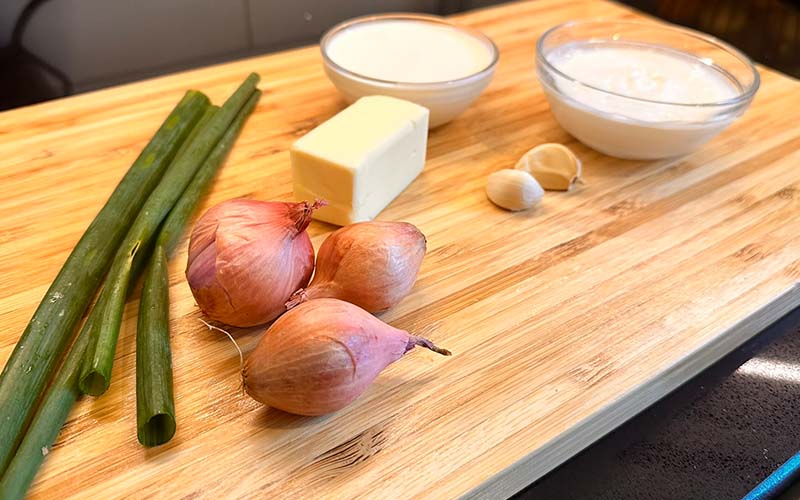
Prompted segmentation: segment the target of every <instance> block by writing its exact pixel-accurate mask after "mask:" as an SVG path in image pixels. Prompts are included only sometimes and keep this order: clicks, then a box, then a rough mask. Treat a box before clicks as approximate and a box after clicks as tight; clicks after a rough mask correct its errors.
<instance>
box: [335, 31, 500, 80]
mask: <svg viewBox="0 0 800 500" xmlns="http://www.w3.org/2000/svg"><path fill="white" fill-rule="evenodd" d="M326 51H327V55H328V57H330V59H331V60H332V61H333V62H334V63H336V64H337V65H339V66H340V67H342V68H344V69H346V70H348V71H351V72H353V73H357V74H359V75H363V76H366V77H369V78H375V79H378V80H385V81H391V82H404V83H433V82H446V81H451V80H458V79H460V78H465V77H468V76H470V75H474V74H475V73H477V72H479V71H482V70H484V69H486V68H487V67H488V66H489V65H490V64H491V62H492V58H493V53H492V50H491V47H488V46H487V44H486V42H485V41H483V40H480V39H478V38H477V37H475V36H472V35H471V34H470V33H469V32H466V31H464V30H459V29H456V28H454V27H452V26H449V25H446V24H436V23H431V22H421V21H415V20H413V19H408V20H405V19H387V20H385V21H374V22H369V23H358V24H355V25H353V26H351V27H348V28H347V29H344V30H342V31H340V32H338V33H336V35H335V36H334V37H333V38H332V39H331V40H330V41H329V42H328V44H327V47H326Z"/></svg>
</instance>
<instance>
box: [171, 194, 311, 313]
mask: <svg viewBox="0 0 800 500" xmlns="http://www.w3.org/2000/svg"><path fill="white" fill-rule="evenodd" d="M322 205H324V202H320V201H317V202H315V203H313V204H312V203H308V202H301V203H284V202H276V201H255V200H245V199H234V200H228V201H226V202H223V203H220V204H219V205H217V206H215V207H212V208H211V209H210V210H208V211H207V212H206V213H205V214H204V215H203V216H202V217H201V218H200V220H199V221H197V224H195V226H194V229H193V230H192V236H191V240H190V242H189V261H188V264H187V266H186V278H187V281H188V282H189V286H190V287H191V289H192V294H193V295H194V298H195V300H196V301H197V304H198V305H199V306H200V309H201V310H202V311H203V312H204V313H205V314H206V315H207V316H208V317H209V318H211V319H214V320H217V321H221V322H222V323H226V324H228V325H233V326H242V327H244V326H254V325H259V324H262V323H266V322H268V321H272V320H273V319H275V318H276V317H278V316H279V315H280V314H281V313H282V312H283V311H284V310H285V307H284V303H285V302H286V301H287V300H288V299H289V296H290V295H291V294H292V292H294V291H295V290H297V289H298V288H299V287H302V286H305V285H306V284H307V283H308V280H309V279H311V273H312V272H313V270H314V248H313V247H312V245H311V239H310V238H309V236H308V233H306V228H307V227H308V225H309V223H310V222H311V213H312V212H313V211H314V210H315V209H317V208H319V207H320V206H322Z"/></svg>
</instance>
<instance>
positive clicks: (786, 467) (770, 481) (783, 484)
mask: <svg viewBox="0 0 800 500" xmlns="http://www.w3.org/2000/svg"><path fill="white" fill-rule="evenodd" d="M798 477H800V452H798V453H796V454H795V455H794V456H793V457H792V458H790V459H789V460H787V461H786V462H785V463H784V464H783V465H781V466H780V467H778V468H777V469H775V471H774V472H773V473H772V474H770V475H769V476H767V478H766V479H764V480H763V481H761V483H760V484H759V485H758V486H756V487H755V488H753V489H752V490H751V491H750V493H748V494H747V495H745V496H744V498H742V500H767V499H769V498H775V497H777V496H778V495H780V494H781V493H782V492H783V490H785V489H786V488H788V487H789V486H791V484H792V483H793V482H794V481H795V480H796V479H798Z"/></svg>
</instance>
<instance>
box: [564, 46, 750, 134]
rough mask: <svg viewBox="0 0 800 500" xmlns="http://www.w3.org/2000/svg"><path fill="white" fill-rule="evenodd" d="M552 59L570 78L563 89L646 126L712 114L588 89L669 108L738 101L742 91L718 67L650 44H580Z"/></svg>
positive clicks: (597, 106) (598, 106)
mask: <svg viewBox="0 0 800 500" xmlns="http://www.w3.org/2000/svg"><path fill="white" fill-rule="evenodd" d="M548 61H550V64H552V65H553V66H555V68H556V69H558V70H559V71H561V72H562V73H564V74H565V75H567V76H568V77H570V78H573V79H575V80H578V81H580V82H581V83H576V82H573V81H563V82H559V85H558V86H559V89H560V90H561V91H562V92H564V93H565V94H566V95H567V96H569V97H571V98H573V99H575V100H576V101H578V102H581V103H584V104H587V105H589V106H591V107H593V108H595V109H598V110H601V111H605V112H608V113H614V114H619V115H622V116H626V117H628V118H632V119H636V120H642V121H647V122H665V121H689V122H694V121H705V120H707V119H708V118H709V112H708V110H707V109H703V108H702V107H699V106H698V107H693V106H672V107H663V106H648V105H647V104H646V103H640V102H636V101H633V100H626V101H621V102H620V101H617V100H614V99H613V97H611V96H608V95H607V94H602V93H598V92H592V91H591V89H589V88H587V85H589V86H591V87H595V88H597V89H600V90H605V91H608V92H613V93H615V94H619V95H623V96H626V97H633V98H636V99H642V100H647V101H655V102H661V103H668V104H694V105H702V104H713V103H720V102H723V101H726V100H728V99H732V98H734V97H736V95H737V94H738V93H739V88H738V87H736V86H735V85H734V83H733V82H732V81H731V80H730V79H729V78H726V77H725V75H724V74H723V73H722V72H720V70H719V69H718V68H716V67H715V66H713V65H710V64H708V62H707V61H703V60H700V59H698V58H697V57H694V56H692V55H689V54H686V53H684V52H679V51H677V50H671V49H666V48H661V47H655V46H652V45H644V44H626V43H620V42H616V43H579V44H567V45H562V46H561V47H558V48H557V49H555V50H553V51H552V52H551V53H550V54H549V55H548Z"/></svg>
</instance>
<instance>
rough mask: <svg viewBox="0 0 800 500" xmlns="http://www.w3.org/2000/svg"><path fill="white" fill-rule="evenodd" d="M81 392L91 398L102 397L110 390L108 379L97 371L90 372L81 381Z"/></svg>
mask: <svg viewBox="0 0 800 500" xmlns="http://www.w3.org/2000/svg"><path fill="white" fill-rule="evenodd" d="M79 385H80V388H81V392H82V393H84V394H89V395H90V396H100V395H102V394H103V393H104V392H106V391H107V390H108V379H106V377H104V376H103V375H101V374H99V373H97V372H96V371H90V372H89V373H87V374H85V375H83V376H82V377H81V380H80V383H79Z"/></svg>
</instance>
